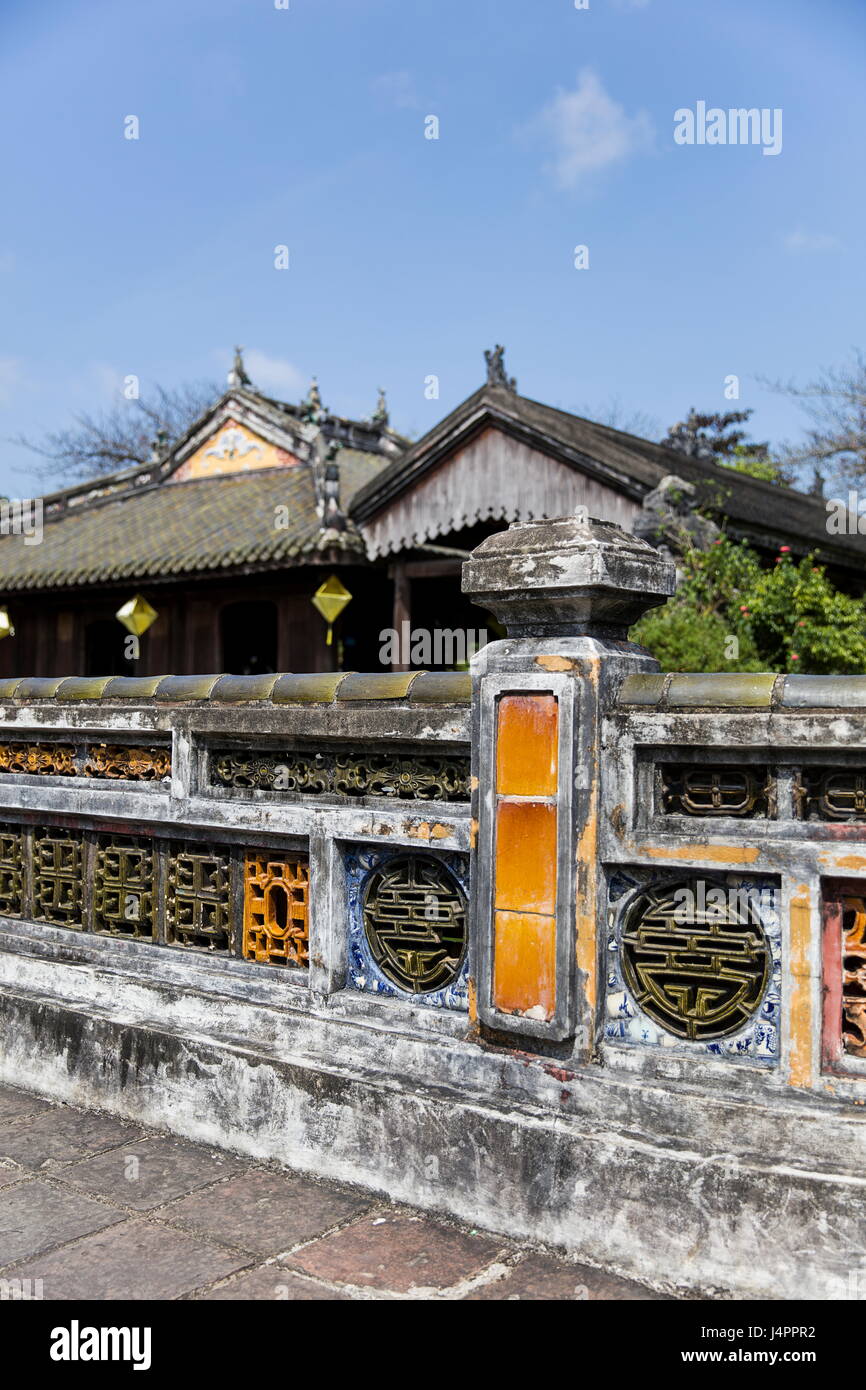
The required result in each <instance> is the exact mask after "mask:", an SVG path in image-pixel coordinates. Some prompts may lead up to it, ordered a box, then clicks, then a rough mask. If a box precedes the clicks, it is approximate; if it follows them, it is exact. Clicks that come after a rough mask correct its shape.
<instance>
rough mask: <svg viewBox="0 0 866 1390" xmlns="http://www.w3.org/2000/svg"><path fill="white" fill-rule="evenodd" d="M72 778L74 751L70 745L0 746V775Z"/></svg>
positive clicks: (4, 744) (12, 744)
mask: <svg viewBox="0 0 866 1390" xmlns="http://www.w3.org/2000/svg"><path fill="white" fill-rule="evenodd" d="M2 772H13V773H14V772H17V773H19V774H20V773H29V774H33V775H36V776H43V777H74V776H75V749H74V748H73V746H72V744H70V743H3V744H0V773H2Z"/></svg>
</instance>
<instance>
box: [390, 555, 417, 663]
mask: <svg viewBox="0 0 866 1390" xmlns="http://www.w3.org/2000/svg"><path fill="white" fill-rule="evenodd" d="M388 573H389V575H390V577H391V579H393V581H394V611H393V617H392V619H391V625H392V627H393V628H394V630H395V632H396V633H397V637H398V639H401V645H400V651H401V654H402V655H407V656H408V652H406V653H403V651H402V648H403V645H404V643H403V642H402V633H403V624H404V623H405V624H406V632H407V633H410V632H411V630H412V581H411V580H410V578H409V576H408V574H407V573H406V563H405V561H404V560H398V561H397V562H396V564H393V565H392V566H391V568H390V569H389V571H388ZM405 645H406V646H408V642H406V643H405ZM391 670H392V671H408V670H409V663H408V662H396V661H392V662H391Z"/></svg>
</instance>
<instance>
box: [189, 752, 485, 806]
mask: <svg viewBox="0 0 866 1390" xmlns="http://www.w3.org/2000/svg"><path fill="white" fill-rule="evenodd" d="M211 782H212V784H213V785H214V786H218V787H232V788H234V789H236V790H239V791H242V790H248V789H249V790H255V791H269V792H285V793H287V794H289V795H295V796H327V795H332V796H345V797H357V796H388V797H397V798H399V799H402V800H415V801H468V800H469V759H468V758H461V757H457V756H453V757H441V756H426V755H416V754H408V753H407V754H398V753H366V752H365V753H355V752H353V753H340V754H333V753H305V752H298V751H287V752H285V753H261V754H254V755H251V754H248V753H222V754H219V755H217V757H216V758H215V759H214V762H213V764H212V769H211Z"/></svg>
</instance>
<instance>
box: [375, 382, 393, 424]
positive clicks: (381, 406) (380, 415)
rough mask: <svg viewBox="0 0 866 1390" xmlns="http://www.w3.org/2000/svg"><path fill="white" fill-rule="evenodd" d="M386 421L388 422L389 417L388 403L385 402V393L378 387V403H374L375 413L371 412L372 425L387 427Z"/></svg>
mask: <svg viewBox="0 0 866 1390" xmlns="http://www.w3.org/2000/svg"><path fill="white" fill-rule="evenodd" d="M388 420H389V416H388V402H387V401H386V400H385V392H384V390H383V388H382V387H381V386H380V387H379V399H378V401H377V402H376V409H375V411H374V412H373V424H374V425H387V423H388Z"/></svg>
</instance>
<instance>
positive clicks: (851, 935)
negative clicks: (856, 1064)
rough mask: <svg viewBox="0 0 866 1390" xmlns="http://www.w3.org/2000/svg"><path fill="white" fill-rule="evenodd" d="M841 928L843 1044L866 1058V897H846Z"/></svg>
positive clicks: (845, 1047)
mask: <svg viewBox="0 0 866 1390" xmlns="http://www.w3.org/2000/svg"><path fill="white" fill-rule="evenodd" d="M842 931H843V939H842V1047H843V1049H844V1051H845V1052H847V1054H848V1056H849V1057H866V899H864V898H859V897H845V898H844V899H843V917H842Z"/></svg>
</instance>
